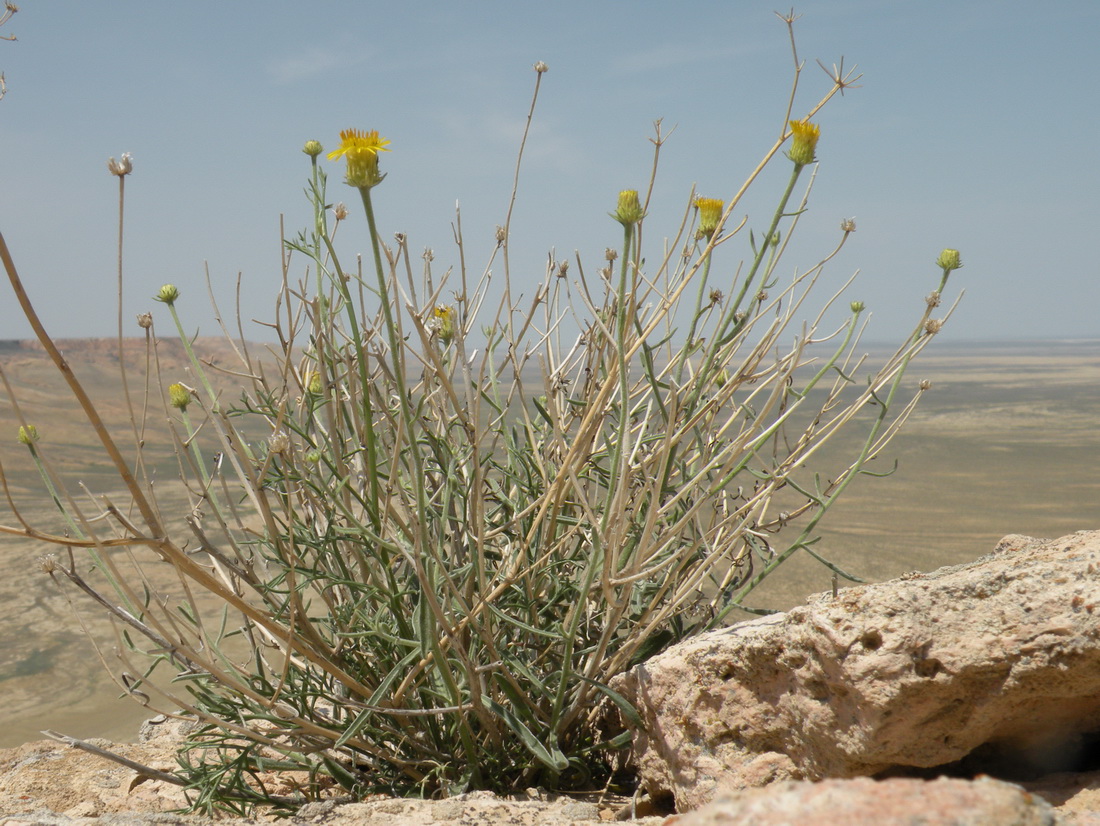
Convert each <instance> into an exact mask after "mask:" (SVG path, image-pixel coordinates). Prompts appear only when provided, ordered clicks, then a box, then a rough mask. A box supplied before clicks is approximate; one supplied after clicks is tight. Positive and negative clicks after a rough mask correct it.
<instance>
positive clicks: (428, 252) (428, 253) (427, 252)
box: [420, 247, 435, 262]
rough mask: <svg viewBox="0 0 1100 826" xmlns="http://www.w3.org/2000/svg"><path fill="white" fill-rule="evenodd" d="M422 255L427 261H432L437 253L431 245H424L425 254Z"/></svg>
mask: <svg viewBox="0 0 1100 826" xmlns="http://www.w3.org/2000/svg"><path fill="white" fill-rule="evenodd" d="M420 257H421V258H423V259H424V260H425V261H428V262H431V261H434V260H435V253H434V252H432V249H431V247H424V254H423V255H422V256H420Z"/></svg>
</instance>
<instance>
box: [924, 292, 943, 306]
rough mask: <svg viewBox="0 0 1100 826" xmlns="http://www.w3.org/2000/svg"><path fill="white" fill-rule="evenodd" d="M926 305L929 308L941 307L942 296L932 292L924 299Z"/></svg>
mask: <svg viewBox="0 0 1100 826" xmlns="http://www.w3.org/2000/svg"><path fill="white" fill-rule="evenodd" d="M924 303H925V304H927V305H928V306H929V307H938V306H940V294H939V293H938V292H930V293H929V294H928V295H926V296H925V297H924Z"/></svg>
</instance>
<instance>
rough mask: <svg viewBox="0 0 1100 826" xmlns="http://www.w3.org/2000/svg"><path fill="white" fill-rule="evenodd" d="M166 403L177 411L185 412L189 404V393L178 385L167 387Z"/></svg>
mask: <svg viewBox="0 0 1100 826" xmlns="http://www.w3.org/2000/svg"><path fill="white" fill-rule="evenodd" d="M168 402H169V403H170V404H171V405H172V407H175V408H177V409H179V410H186V409H187V405H189V404H191V391H190V390H188V389H187V388H186V387H184V386H183V385H182V384H180V383H178V382H177V383H176V384H170V385H168Z"/></svg>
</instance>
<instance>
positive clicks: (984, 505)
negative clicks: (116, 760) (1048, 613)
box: [0, 340, 1100, 747]
mask: <svg viewBox="0 0 1100 826" xmlns="http://www.w3.org/2000/svg"><path fill="white" fill-rule="evenodd" d="M131 344H132V345H133V346H134V350H133V352H128V354H127V365H128V366H129V367H130V369H131V383H133V382H134V381H135V379H136V380H137V381H138V382H140V372H139V368H142V367H143V365H144V361H143V358H144V357H143V355H142V352H143V350H142V347H141V346H139V345H140V342H136V341H135V342H128V348H129V346H130V345H131ZM111 347H112V344H111V342H109V341H103V340H100V341H96V342H94V344H92V343H84V344H80V343H76V342H74V343H71V344H70V346H69V348H68V350H67V352H68V353H69V354H70V358H71V360H72V363H73V367H74V369H75V370H76V372H77V374H78V376H80V377H81V378H82V379H83V380H84V381H85V382H86V383H87V384H88V387H89V389H90V390H91V392H92V394H93V396H94V397H95V398H96V400H97V402H99V403H100V404H101V405H102V412H103V415H104V416H105V418H107V419H108V421H111V422H114V423H116V425H117V424H118V423H126V422H127V415H126V409H125V405H124V404H123V403H122V397H121V394H120V392H119V387H118V360H117V356H112V349H111ZM872 352H873V350H872ZM161 355H162V359H161V364H162V369H163V370H165V375H166V377H167V378H166V382H168V381H175V380H177V377H178V376H179V375H181V372H182V370H183V361H182V358H181V356H180V354H179V352H178V351H176V350H174V349H172V348H170V347H164V346H162V349H161ZM222 355H223V356H224V355H225V352H224V351H222ZM0 366H2V367H3V369H4V371H5V373H6V374H7V376H8V378H9V380H10V381H11V382H12V384H13V386H14V388H15V395H16V398H17V400H18V401H19V403H20V404H21V406H22V408H23V412H24V415H25V416H26V418H27V421H29V422H34V423H35V424H36V425H37V426H38V428H39V430H40V432H41V434H42V443H41V447H42V449H43V452H44V453H45V454H46V455H47V457H48V459H49V460H50V461H51V463H52V464H53V465H54V467H55V469H56V471H57V473H58V475H60V476H62V477H63V478H65V479H66V480H67V481H68V482H69V483H73V482H76V481H78V480H79V481H82V482H84V483H85V484H86V485H87V487H88V488H89V489H90V490H92V491H94V492H96V493H103V492H108V493H114V494H117V493H118V487H119V486H118V484H117V482H116V481H115V480H114V478H113V476H112V474H111V473H110V472H109V468H107V467H105V465H104V462H103V460H102V458H101V457H100V454H99V452H98V451H97V450H96V449H95V444H94V441H93V437H92V434H91V433H90V431H89V430H88V429H87V428H86V427H85V428H82V427H80V425H79V417H78V415H77V409H76V406H75V404H74V403H73V402H72V401H71V397H70V396H68V391H67V389H66V388H65V387H64V385H63V383H62V382H61V381H60V379H59V377H58V376H57V375H56V374H55V373H54V372H53V371H52V368H51V367H50V365H49V364H48V362H47V360H46V358H45V355H44V354H43V353H42V352H41V351H36V350H34V349H28V348H26V347H19V346H16V345H15V344H14V343H8V344H6V345H5V343H3V342H0ZM920 379H928V380H931V381H932V383H933V386H932V389H931V390H930V391H928V392H927V393H925V394H924V398H923V399H922V400H921V404H920V406H919V407H918V409H917V411H916V412H915V413H914V415H913V417H912V419H911V420H910V421H909V423H908V425H907V426H906V428H905V429H904V430H903V431H902V433H901V434H900V435H899V436H898V437H897V438H896V439H895V440H894V442H893V443H892V444H891V446H890V447H889V448H888V449H887V451H886V453H885V454H884V455H883V456H882V457H880V458H879V459H878V460H877V461H876V463H875V466H874V470H875V471H876V472H882V471H886V470H889V469H890V468H891V467H893V463H894V461H895V460H896V462H897V470H896V472H895V473H894V474H893V475H891V476H889V477H888V478H881V479H879V478H871V477H862V478H860V479H857V480H856V482H855V483H854V484H853V485H852V486H851V487H850V488H849V490H848V491H847V493H846V495H845V497H844V498H843V499H841V500H840V501H839V502H838V503H837V505H836V506H835V507H834V508H833V510H832V511H830V513H829V514H828V515H827V517H826V519H825V521H824V522H823V524H822V530H821V531H820V533H821V534H822V539H821V541H820V543H819V544H818V545H817V546H815V547H817V548H818V549H819V550H820V551H821V552H822V553H823V554H824V555H825V556H826V557H828V558H830V559H831V560H832V561H834V562H835V563H837V564H838V565H840V567H842V568H844V569H845V570H848V571H851V572H852V573H854V574H857V575H859V576H861V577H863V578H864V579H867V580H870V581H880V580H884V579H889V578H891V577H894V576H897V575H899V574H902V573H904V572H907V571H913V570H922V571H925V570H932V569H934V568H937V567H940V566H943V565H952V564H958V563H961V562H968V561H971V560H973V559H976V558H978V557H980V556H982V555H984V554H987V553H989V552H990V551H992V549H993V547H994V545H995V544H996V542H997V540H998V539H1000V538H1001V537H1002V536H1004V535H1005V534H1010V533H1022V534H1028V535H1032V536H1041V537H1057V536H1062V535H1064V534H1068V533H1072V532H1074V531H1077V530H1088V529H1097V528H1100V340H1074V341H1029V342H1014V343H983V344H965V345H952V346H950V347H937V346H936V343H935V342H933V345H932V346H931V347H930V348H929V349H928V350H927V351H926V354H925V355H922V356H921V357H920V358H919V359H918V360H917V362H916V363H915V364H914V365H913V366H912V368H911V372H910V374H909V376H908V378H907V383H909V384H915V383H916V381H918V380H920ZM138 395H139V396H140V393H139V394H138ZM159 415H160V421H162V422H163V413H160V414H159ZM156 417H157V414H156V413H154V415H153V419H154V420H155V419H156ZM126 426H127V427H128V424H127V425H126ZM17 429H18V419H17V418H16V417H15V415H14V414H13V411H12V409H11V405H10V404H9V401H8V399H7V397H6V394H4V392H3V390H2V389H0V461H2V462H3V472H4V474H5V476H6V478H7V482H8V485H9V487H10V489H11V493H12V496H13V498H14V500H15V501H16V503H17V504H18V506H19V507H20V508H21V511H22V513H23V516H24V517H25V518H27V519H28V521H30V522H31V523H32V524H35V523H37V524H40V525H43V526H45V527H47V528H50V529H58V528H59V521H58V519H57V517H56V511H55V510H54V509H53V507H52V504H51V503H50V501H49V499H48V497H47V496H46V494H45V492H44V491H43V489H42V486H41V483H40V481H39V480H38V474H37V471H36V470H35V469H34V466H33V464H31V463H30V462H29V460H28V456H27V452H26V449H25V448H24V447H23V446H22V445H19V444H18V443H17V441H16V439H15V434H16V431H17ZM857 429H858V428H857ZM158 432H160V433H163V428H157V427H153V428H152V430H151V431H150V434H149V435H150V437H151V438H152V437H154V436H155V435H156V433H158ZM856 435H857V434H856V433H853V434H851V437H854V436H856ZM853 444H854V442H853V441H848V442H845V443H838V444H836V445H834V446H832V447H831V448H830V449H829V450H828V451H826V452H824V453H823V454H822V455H821V456H820V464H821V470H822V473H823V474H825V475H828V474H829V473H831V472H835V470H836V467H837V464H838V463H839V461H840V459H841V458H843V457H844V456H846V455H847V454H846V453H845V452H844V451H845V448H847V449H848V450H849V451H850V450H851V448H852V446H853ZM130 453H132V448H131V449H130ZM130 453H128V454H127V455H130ZM156 472H157V478H158V479H159V480H161V481H160V482H158V485H160V486H162V488H163V490H164V491H165V494H166V499H165V501H166V502H172V501H176V502H178V503H181V504H182V502H183V499H182V495H181V494H180V492H179V491H178V490H176V492H175V493H173V487H175V488H177V489H178V483H177V482H174V481H173V480H174V478H175V477H174V475H173V474H174V469H173V464H172V461H171V458H170V455H168V454H165V455H163V456H162V457H161V458H160V460H158V461H157V463H156ZM73 489H74V491H75V490H77V489H78V488H77V486H76V485H75V484H73ZM4 511H5V512H3V513H0V524H6V525H14V524H17V521H16V520H15V518H14V517H13V516H12V515H11V513H10V512H9V511H7V509H6V507H5V508H4ZM52 550H54V549H52V548H49V547H46V546H45V545H44V544H43V543H38V542H32V541H28V540H23V539H17V538H12V537H10V536H7V535H2V534H0V571H2V572H3V576H0V689H2V690H3V692H4V698H5V703H4V713H3V717H2V718H0V719H2V721H3V724H4V725H3V728H2V729H0V747H7V746H12V745H17V744H19V743H22V742H26V741H28V740H34V739H39V738H40V737H41V735H40V734H39V731H40V730H41V729H44V728H53V729H57V730H60V731H63V732H65V733H67V734H71V735H74V736H78V737H95V736H98V737H112V738H116V739H129V738H131V737H133V736H134V734H135V733H136V729H137V725H138V723H139V722H140V721H141V720H142V719H144V718H145V717H148V716H150V714H151V712H149V711H147V710H145V709H143V708H141V707H140V706H138V705H137V704H136V703H135V702H133V701H132V700H122V699H118V695H119V690H118V689H117V688H116V687H115V686H114V684H113V683H112V682H111V681H110V679H109V678H108V677H107V676H106V674H105V673H104V670H103V667H102V664H101V663H100V661H99V659H98V657H97V656H96V654H95V651H94V649H93V648H92V646H91V645H90V644H89V642H88V640H87V638H86V637H85V635H84V633H83V631H82V629H81V624H80V622H79V621H77V620H76V619H75V618H74V615H73V611H72V609H71V608H70V606H69V604H68V601H67V597H69V596H72V597H73V599H74V602H75V603H76V605H77V607H78V608H79V609H80V615H81V617H82V618H83V619H84V621H85V622H87V624H88V625H89V627H90V628H92V629H93V633H95V634H96V635H97V637H98V638H99V639H100V640H102V641H104V642H105V643H106V645H104V646H103V647H102V651H103V653H104V655H105V656H106V657H107V659H108V662H111V647H112V646H113V644H114V642H113V636H112V634H111V633H110V632H109V631H107V630H106V624H105V623H103V622H102V621H101V619H100V618H99V617H98V616H97V614H96V611H95V610H93V609H92V608H91V607H90V606H89V605H87V604H86V602H85V601H84V600H80V599H79V597H77V595H76V594H75V593H73V591H72V589H64V590H62V589H59V588H58V587H57V586H56V585H55V584H54V583H52V582H51V581H50V579H49V577H48V576H46V575H45V574H44V573H42V571H41V569H40V567H39V565H38V563H37V559H38V558H39V557H40V556H42V554H44V553H47V552H50V551H52ZM831 584H832V573H831V572H830V571H828V570H826V569H824V568H822V567H821V566H820V565H819V564H817V563H816V562H813V561H812V560H810V559H809V558H808V557H806V556H804V555H802V556H796V557H795V558H793V559H792V560H791V561H789V562H788V563H786V564H785V565H784V566H783V568H782V569H780V571H779V572H778V573H777V574H776V575H775V576H774V577H773V578H771V579H769V580H768V581H766V582H765V584H764V585H763V586H761V588H759V589H757V591H756V592H754V593H753V594H752V595H751V596H750V599H749V600H748V603H749V604H750V605H752V606H754V607H758V608H765V607H767V608H778V609H784V608H789V607H791V606H793V605H796V604H798V603H800V602H802V601H803V600H804V599H805V598H806V597H807V596H808V595H809V594H812V593H816V592H820V591H825V590H828V589H829V588H830V587H831ZM840 584H841V587H844V585H845V584H846V583H844V582H843V581H842V582H841V583H840Z"/></svg>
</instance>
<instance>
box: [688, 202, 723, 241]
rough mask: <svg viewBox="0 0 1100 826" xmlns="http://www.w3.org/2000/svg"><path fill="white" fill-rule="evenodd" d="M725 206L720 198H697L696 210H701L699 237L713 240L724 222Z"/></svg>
mask: <svg viewBox="0 0 1100 826" xmlns="http://www.w3.org/2000/svg"><path fill="white" fill-rule="evenodd" d="M724 207H725V204H724V203H723V202H722V201H721V200H719V199H718V198H696V199H695V208H696V209H697V210H699V236H700V237H702V238H707V239H710V238H713V237H714V233H715V232H717V231H718V224H719V222H720V221H721V220H722V210H723V208H724Z"/></svg>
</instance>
